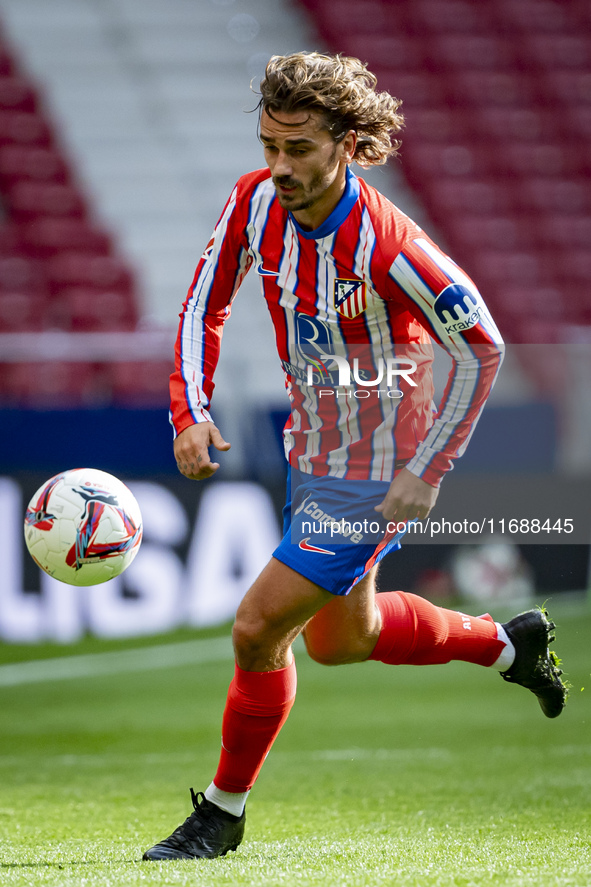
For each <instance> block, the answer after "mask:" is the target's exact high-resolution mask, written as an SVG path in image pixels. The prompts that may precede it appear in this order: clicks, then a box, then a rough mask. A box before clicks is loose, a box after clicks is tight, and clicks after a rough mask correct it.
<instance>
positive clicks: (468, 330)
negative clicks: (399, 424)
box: [377, 238, 504, 521]
mask: <svg viewBox="0 0 591 887" xmlns="http://www.w3.org/2000/svg"><path fill="white" fill-rule="evenodd" d="M390 278H391V281H392V283H393V295H394V298H397V299H399V300H400V301H402V302H403V304H404V305H405V307H406V308H407V309H408V310H409V311H410V313H411V314H412V315H413V316H414V317H415V318H416V319H417V320H418V321H419V323H420V324H421V325H422V326H423V327H424V328H425V329H426V330H427V332H428V333H429V334H430V335H431V336H432V338H433V339H435V340H436V341H437V342H439V343H440V344H441V345H442V346H443V347H444V348H445V349H446V350H447V352H448V353H449V355H450V356H451V358H452V361H453V364H452V369H451V371H450V374H449V377H448V381H447V386H446V389H445V392H444V394H443V397H442V400H441V403H440V404H439V407H438V410H437V413H436V415H435V418H434V421H433V424H432V426H431V428H430V429H429V431H428V432H427V435H426V436H425V438H424V440H422V441H421V442H420V443H419V445H418V447H417V450H416V453H415V455H414V457H413V458H412V459H411V460H410V462H409V463H408V465H407V466H406V468H405V469H403V470H402V471H400V472H399V473H398V474H397V476H396V477H395V478H394V480H393V481H392V484H391V486H390V489H389V491H388V494H387V496H386V497H385V499H384V501H383V502H382V503H381V504H380V505H379V506H378V509H377V510H379V511H381V512H382V514H383V515H384V517H386V518H387V519H388V520H398V521H402V520H412V519H414V518H419V519H423V518H425V517H427V515H428V514H429V512H430V511H431V509H432V508H433V506H434V505H435V501H436V499H437V495H438V488H439V484H440V483H441V480H442V478H443V477H444V475H445V473H446V472H447V471H449V470H450V469H451V468H452V467H453V462H454V460H455V459H457V458H458V457H459V456H461V455H462V454H463V453H464V451H465V449H466V447H467V445H468V442H469V440H470V438H471V436H472V433H473V431H474V428H475V427H476V423H477V422H478V419H479V417H480V414H481V412H482V410H483V408H484V405H485V403H486V400H487V398H488V397H489V395H490V393H491V391H492V388H493V385H494V383H495V381H496V378H497V375H498V372H499V369H500V367H501V363H502V361H503V356H504V345H503V340H502V337H501V334H500V332H499V330H498V328H497V326H496V324H495V323H494V321H493V319H492V317H491V315H490V312H489V310H488V308H487V306H486V304H485V302H484V299H483V298H482V295H481V294H480V292H479V291H478V289H477V288H476V286H475V284H474V283H473V281H472V280H471V279H470V278H469V277H468V275H467V274H465V273H464V272H463V271H462V269H461V268H459V267H458V266H457V265H456V264H455V262H453V261H452V260H451V259H450V258H448V257H447V256H446V255H445V254H444V253H442V252H441V251H440V250H439V249H438V248H437V247H436V246H435V245H434V244H433V243H432V241H430V240H428V239H427V238H417V239H416V240H413V241H412V242H411V243H409V244H407V246H406V247H405V249H404V250H403V251H402V252H401V253H400V254H399V255H398V256H397V258H396V259H395V261H394V262H393V264H392V266H391V268H390Z"/></svg>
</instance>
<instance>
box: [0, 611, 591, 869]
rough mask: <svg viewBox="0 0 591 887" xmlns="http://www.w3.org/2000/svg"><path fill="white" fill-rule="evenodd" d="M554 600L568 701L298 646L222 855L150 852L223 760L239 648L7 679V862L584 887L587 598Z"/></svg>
mask: <svg viewBox="0 0 591 887" xmlns="http://www.w3.org/2000/svg"><path fill="white" fill-rule="evenodd" d="M551 612H552V615H555V617H556V616H558V618H557V621H558V622H559V636H558V642H557V644H556V648H557V650H558V652H559V653H560V654H561V655H562V656H563V658H564V660H565V668H566V670H567V671H568V673H569V678H570V680H571V682H572V684H573V691H572V696H571V700H570V701H569V704H568V706H567V709H566V711H565V712H564V713H563V715H562V716H561V717H560V718H559V719H558V720H556V721H548V720H547V719H546V718H544V717H543V716H542V714H541V712H540V710H539V707H538V704H537V702H536V700H535V699H534V697H533V696H531V694H529V693H528V692H527V691H525V690H523V689H522V688H520V687H514V686H509V685H507V684H505V683H504V682H503V681H501V680H500V679H499V677H498V676H497V675H496V674H495V673H493V672H491V671H487V670H485V669H480V668H478V667H476V666H469V665H465V664H462V663H454V664H451V665H447V666H437V667H431V668H410V667H406V668H404V667H403V668H397V669H396V668H391V667H387V666H383V665H380V664H378V663H366V664H363V665H358V666H347V667H343V668H337V669H326V668H322V667H321V666H318V665H315V664H314V663H311V662H309V661H308V660H307V658H306V656H305V654H303V653H302V652H300V653H299V654H298V673H299V691H298V700H297V703H296V706H295V708H294V710H293V711H292V714H291V716H290V719H289V722H288V724H287V725H286V727H285V729H284V731H283V733H282V735H281V736H280V737H279V739H278V741H277V743H276V745H275V748H274V750H273V752H272V753H271V755H270V756H269V759H268V761H267V763H266V765H265V767H264V769H263V773H262V775H261V778H260V780H259V783H258V785H257V787H256V789H255V791H254V792H253V795H252V798H251V801H250V802H249V808H248V819H249V822H248V827H247V835H246V839H245V841H244V843H243V844H242V846H241V847H240V849H239V851H238V852H237V853H236V854H229V855H228V857H226V858H224V859H220V860H212V861H200V862H192V861H187V862H175V863H142V862H140V861H139V860H140V857H141V853H142V851H143V850H144V849H145V848H146V847H147V846H149V845H150V844H151V843H153V842H154V841H155V840H157V839H160V838H163V837H165V836H166V835H168V834H169V833H170V831H172V829H173V828H174V827H175V826H176V825H178V824H179V822H180V821H181V820H182V819H183V818H184V817H185V816H186V815H187V814H188V812H189V809H190V801H189V793H188V787H189V786H190V785H194V786H195V789H196V790H197V789H204V788H205V786H206V785H207V784H208V783H209V781H210V779H211V776H212V773H213V770H214V767H215V763H216V759H217V748H218V746H219V724H220V716H221V711H222V706H223V702H224V697H225V690H226V687H227V684H228V681H229V678H230V676H231V663H230V662H217V663H212V664H209V665H198V666H194V667H193V668H186V667H185V668H169V669H163V670H161V671H148V672H141V673H126V674H121V675H118V676H106V677H100V678H99V677H96V678H86V679H72V680H62V681H55V682H47V683H37V684H28V685H23V686H19V687H1V688H0V713H1V714H0V718H1V724H2V730H1V731H0V734H1V735H0V834H1V835H2V840H1V842H0V882H1V883H2V884H6V885H7V887H16V885H56V887H57V885H60V887H62V885H63V887H69V885H84V887H95V885H96V887H99V885H100V887H109V885H113V887H119V885H168V884H204V885H208V887H217V885H232V887H234V885H249V887H250V885H256V887H259V885H260V887H263V885H286V887H290V885H306V887H308V885H318V887H337V885H338V887H341V885H342V887H349V885H350V887H365V885H397V887H410V885H413V887H434V885H442V887H443V885H445V887H448V885H450V887H451V885H454V887H456V885H457V887H460V885H462V887H472V885H473V887H486V885H498V887H501V885H503V887H517V885H528V887H529V885H531V887H534V885H535V887H554V885H577V887H589V885H590V884H591V816H590V811H591V738H590V735H591V734H590V727H591V675H590V672H591V654H590V651H591V644H590V638H591V615H589V612H588V611H585V610H584V609H581V607H579V608H578V609H575V608H569V607H566V606H563V607H561V608H559V609H557V607H553V608H551ZM189 636H191V637H193V636H194V634H191V635H190V634H189V633H184V634H180V635H179V634H177V635H174V636H171V637H170V638H167V639H160V640H159V641H158V642H159V643H162V642H163V641H164V640H166V641H175V642H177V641H179V640H183V639H185V638H188V637H189ZM142 643H143V644H144V645H145V644H148V643H155V641H154V640H151V641H143V642H142ZM134 645H137V642H134V644H129V643H128V644H121V643H118V644H114V643H111V644H108V645H103V644H100V643H99V642H97V641H92V640H89V641H85V642H83V643H81V644H78V645H76V646H75V647H73V648H71V649H68V650H63V649H60V648H55V647H53V648H51V650H49V649H44V648H37V649H35V650H34V651H31V650H27V649H25V648H16V647H13V648H6V647H5V648H3V649H1V648H0V656H1V657H2V659H3V660H4V661H18V660H21V659H24V658H27V656H31V655H33V656H34V657H35V658H43V657H46V656H49V655H64V654H77V655H79V654H81V653H84V652H92V653H96V652H98V651H99V650H100V649H103V648H105V649H107V648H108V649H120V648H122V647H126V646H127V647H129V646H134ZM582 687H585V689H584V690H582V689H581V688H582Z"/></svg>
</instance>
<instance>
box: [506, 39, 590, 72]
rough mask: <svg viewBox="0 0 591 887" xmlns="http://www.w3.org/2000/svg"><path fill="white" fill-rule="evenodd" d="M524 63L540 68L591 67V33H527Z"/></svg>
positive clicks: (524, 44) (524, 41)
mask: <svg viewBox="0 0 591 887" xmlns="http://www.w3.org/2000/svg"><path fill="white" fill-rule="evenodd" d="M523 47H524V54H523V63H524V64H525V65H526V66H527V67H529V66H530V65H531V64H534V65H536V66H537V67H538V68H541V69H544V70H545V69H547V68H582V69H585V70H587V71H588V70H589V68H590V67H591V35H589V34H535V33H534V34H529V33H528V34H525V37H524V40H523Z"/></svg>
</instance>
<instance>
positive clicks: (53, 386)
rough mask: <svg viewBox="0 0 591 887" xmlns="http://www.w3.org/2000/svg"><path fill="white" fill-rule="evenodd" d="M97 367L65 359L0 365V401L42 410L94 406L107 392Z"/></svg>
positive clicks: (102, 401)
mask: <svg viewBox="0 0 591 887" xmlns="http://www.w3.org/2000/svg"><path fill="white" fill-rule="evenodd" d="M101 369H102V368H101V367H100V366H99V365H96V364H92V363H82V362H76V363H75V362H68V361H40V362H33V363H11V364H0V402H3V404H4V405H5V406H13V405H17V404H18V405H22V406H27V407H33V408H44V409H50V408H59V407H81V406H94V405H98V404H101V403H104V402H105V400H106V399H108V393H109V389H108V382H107V380H106V378H105V374H104V371H103V372H101Z"/></svg>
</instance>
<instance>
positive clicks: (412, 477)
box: [144, 52, 566, 860]
mask: <svg viewBox="0 0 591 887" xmlns="http://www.w3.org/2000/svg"><path fill="white" fill-rule="evenodd" d="M261 96H262V98H261V101H260V106H259V110H260V119H259V136H260V140H261V142H262V144H263V148H264V154H265V161H266V168H264V169H260V170H257V171H256V172H252V173H250V174H247V175H245V176H243V177H242V178H241V179H240V180H239V181H238V183H237V185H236V187H235V188H234V190H233V192H232V194H231V196H230V198H229V200H228V202H227V204H226V207H225V209H224V211H223V213H222V215H221V218H220V220H219V222H218V224H217V226H216V228H215V230H214V233H213V236H212V238H211V240H210V242H209V244H208V245H207V247H206V249H205V251H204V253H203V255H202V257H201V259H200V261H199V264H198V266H197V270H196V273H195V277H194V280H193V283H192V285H191V287H190V289H189V292H188V295H187V299H186V301H185V303H184V308H183V312H182V314H181V323H180V327H179V334H178V339H177V345H176V371H175V373H174V374H173V375H172V377H171V397H172V409H171V417H172V422H173V425H174V429H175V434H176V437H175V442H174V452H175V457H176V461H177V464H178V468H179V470H180V472H181V473H182V474H183V475H185V476H186V477H188V478H192V479H195V480H201V479H204V478H208V477H211V476H212V475H213V474H214V473H215V472H216V471H217V470H218V468H219V464H218V463H217V462H215V461H212V459H211V458H210V454H209V448H210V447H213V448H215V449H216V450H218V451H225V450H227V449H228V448H229V447H230V444H229V443H227V442H226V441H225V440H224V439H223V437H222V435H221V433H220V431H219V430H218V429H217V427H216V426H215V424H214V423H213V421H212V419H211V415H210V413H209V405H210V399H211V396H212V392H213V387H214V386H213V375H214V370H215V367H216V363H217V360H218V355H219V349H220V343H221V336H222V330H223V325H224V323H225V321H226V320H227V318H229V316H230V311H231V303H232V300H233V299H234V296H235V295H236V292H237V290H238V288H239V287H240V283H241V281H242V279H243V278H244V275H245V274H246V273H247V271H248V270H249V269H251V271H252V272H254V273H255V274H258V275H259V277H260V282H261V286H262V291H263V295H264V298H265V299H266V301H267V305H268V308H269V311H270V313H271V317H272V320H273V324H274V327H275V334H276V339H277V349H278V353H279V358H280V360H281V362H282V366H283V368H284V371H285V375H286V385H287V389H288V394H289V397H290V400H291V407H292V409H291V416H290V420H289V421H288V423H287V426H286V429H285V447H286V455H287V459H288V464H289V481H288V496H287V500H288V501H287V505H286V508H285V512H284V514H285V527H284V532H285V535H284V538H283V540H282V542H281V543H280V544H279V546H278V547H277V549H276V550H275V551H274V552H273V556H272V557H271V560H270V561H269V563H268V565H267V566H266V567H265V569H264V570H263V572H262V573H261V575H260V576H259V577H258V579H257V580H256V581H255V582H254V584H253V586H252V587H251V588H250V589H249V590H248V592H247V593H246V595H245V597H244V599H243V600H242V602H241V604H240V606H239V608H238V611H237V614H236V620H235V624H234V629H233V641H234V649H235V655H236V666H235V674H234V678H233V680H232V682H231V684H230V688H229V691H228V697H227V701H226V707H225V711H224V715H223V723H222V748H221V755H220V760H219V766H218V769H217V772H216V773H215V775H214V777H213V781H212V782H211V784H210V785H209V787H208V788H207V789H206V790H205V793H204V794H201V793H200V794H198V795H196V794H195V793H194V792H193V789H191V797H192V800H193V807H194V810H193V812H192V813H191V815H190V816H189V817H188V819H187V820H186V821H185V822H184V823H183V824H182V825H180V826H179V827H178V828H177V829H176V830H175V831H174V832H173V834H172V835H171V836H170V837H169V838H166V839H165V840H163V841H161V842H160V843H158V844H156V845H155V846H154V847H152V848H150V849H149V850H147V851H146V853H145V854H144V859H149V860H161V859H185V858H199V857H205V858H211V857H215V856H221V855H224V854H225V853H227V852H228V850H235V849H236V848H237V846H238V845H239V844H240V842H241V840H242V837H243V834H244V825H245V813H244V807H245V802H246V798H247V796H248V793H249V791H250V789H251V788H252V786H253V784H254V782H255V780H256V778H257V775H258V773H259V771H260V769H261V766H262V764H263V762H264V760H265V757H266V755H267V754H268V752H269V750H270V748H271V746H272V744H273V742H274V740H275V738H276V736H277V735H278V733H279V731H280V730H281V727H282V726H283V724H284V723H285V720H286V718H287V716H288V714H289V711H290V709H291V706H292V704H293V702H294V697H295V693H296V666H295V662H294V657H293V653H292V643H293V641H294V640H295V639H296V637H297V636H298V635H299V634H300V633H303V635H304V639H305V643H306V647H307V650H308V653H309V655H310V656H311V657H312V658H313V659H314V660H316V661H317V662H319V663H322V664H325V665H335V664H344V663H349V662H361V661H364V660H367V659H374V660H379V661H381V662H384V663H387V664H390V665H401V664H413V665H427V664H432V663H444V662H449V661H450V660H463V661H466V662H472V663H476V664H478V665H482V666H488V667H492V668H493V669H497V670H498V671H499V672H500V673H501V675H502V677H503V678H504V679H505V680H507V681H512V682H514V683H518V684H521V685H523V686H524V687H527V688H528V689H530V690H531V691H532V692H533V693H534V694H535V695H536V696H537V698H538V700H539V703H540V705H541V707H542V710H543V712H544V714H545V715H547V716H548V717H556V716H557V715H559V714H560V712H561V711H562V708H563V706H564V704H565V701H566V688H565V686H564V684H563V683H562V681H561V680H560V674H561V672H560V671H559V670H558V668H557V666H556V660H555V657H554V654H552V653H550V652H549V650H548V643H549V641H550V640H553V638H552V637H551V636H550V632H551V631H552V629H553V628H554V625H553V623H551V622H549V621H548V619H547V614H546V612H545V611H542V610H531V611H529V612H527V613H524V614H520V615H519V616H516V617H515V618H514V619H512V620H511V621H510V622H507V623H505V624H503V625H502V624H499V623H495V622H494V620H493V619H492V618H491V617H490V616H488V615H485V616H483V617H480V618H475V617H472V616H467V615H465V614H462V613H457V612H454V611H451V610H446V609H443V608H440V607H436V606H434V605H433V604H431V603H430V602H428V601H426V600H424V599H422V598H420V597H418V596H415V595H412V594H406V593H404V592H402V591H393V592H387V593H381V594H379V595H378V594H376V573H377V569H378V562H379V560H380V559H381V557H383V555H384V554H385V553H387V552H388V551H392V550H394V549H395V548H397V547H399V545H400V538H401V536H402V535H403V533H404V530H405V529H406V527H407V526H408V523H409V522H413V521H416V520H421V519H424V518H426V517H427V515H428V514H429V513H430V511H431V509H432V508H433V506H434V505H435V501H436V499H437V495H438V488H439V484H440V481H441V479H442V478H443V476H444V475H445V473H446V472H447V471H448V470H449V469H450V468H451V467H452V463H453V460H454V459H455V458H457V457H458V456H460V455H461V454H462V452H463V451H464V449H465V447H466V445H467V443H468V440H469V438H470V435H471V433H472V431H473V429H474V426H475V423H476V421H477V419H478V416H479V414H480V412H481V411H482V409H483V407H484V404H485V402H486V399H487V397H488V395H489V393H490V391H491V388H492V386H493V384H494V381H495V378H496V375H497V373H498V371H499V367H500V364H501V360H502V354H503V349H502V340H501V337H500V335H499V332H498V330H497V328H496V326H495V324H494V322H493V320H492V318H491V316H490V313H489V311H488V309H487V307H486V305H485V303H484V301H483V299H482V296H481V295H480V293H479V292H478V290H477V289H476V287H475V285H474V283H473V282H472V281H471V280H470V278H469V277H468V276H467V275H466V274H465V273H464V272H463V271H462V270H461V269H460V268H459V267H458V266H457V265H456V264H455V263H454V262H453V261H452V260H451V259H450V258H448V257H447V256H446V255H445V254H444V253H443V252H441V251H440V250H439V249H438V248H437V246H436V245H435V244H434V243H433V241H432V240H431V239H430V238H429V237H428V236H427V235H426V234H425V233H424V232H423V231H422V230H421V229H420V228H419V227H418V226H417V225H416V224H415V223H414V222H413V221H412V220H411V219H409V218H408V217H407V216H405V215H404V214H403V213H402V212H401V211H400V210H399V209H397V208H396V207H395V206H393V205H392V204H391V203H390V202H389V201H388V200H387V199H385V198H384V197H383V196H382V195H381V194H379V193H378V192H377V191H376V190H375V189H374V188H372V187H370V186H368V185H367V184H366V183H365V182H364V181H363V179H361V178H357V177H356V176H355V175H354V174H353V173H352V171H351V169H350V166H351V164H352V163H353V161H355V162H356V163H357V164H359V165H360V166H371V165H372V164H381V163H384V162H385V161H386V160H387V158H388V157H389V156H391V155H393V154H394V153H395V152H396V150H397V148H398V142H396V141H393V140H392V136H394V135H396V133H397V132H398V131H399V130H400V128H401V126H402V122H403V120H402V116H401V115H400V113H399V105H400V102H399V101H398V100H397V99H395V98H394V97H392V96H391V95H389V94H388V93H386V92H378V91H376V78H375V77H374V76H373V75H372V74H371V73H370V72H368V71H367V69H366V67H365V66H364V65H363V64H362V63H361V62H360V61H359V60H357V59H354V58H349V57H343V56H339V55H336V56H329V55H322V54H319V53H316V52H310V53H305V52H302V53H296V54H292V55H288V56H284V57H281V56H274V57H273V58H272V59H271V60H270V62H269V64H268V66H267V69H266V72H265V76H264V79H263V81H262V83H261ZM432 339H433V340H435V341H436V342H437V343H439V344H440V345H442V346H443V347H444V348H445V349H446V350H447V352H448V354H449V355H450V356H451V358H452V370H451V372H450V375H449V379H448V383H447V387H446V390H445V393H444V395H443V397H442V400H441V403H440V404H439V405H438V408H437V409H436V411H434V410H433V409H432V394H433V386H432V372H431V363H432V351H431V341H432ZM222 531H223V528H222Z"/></svg>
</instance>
